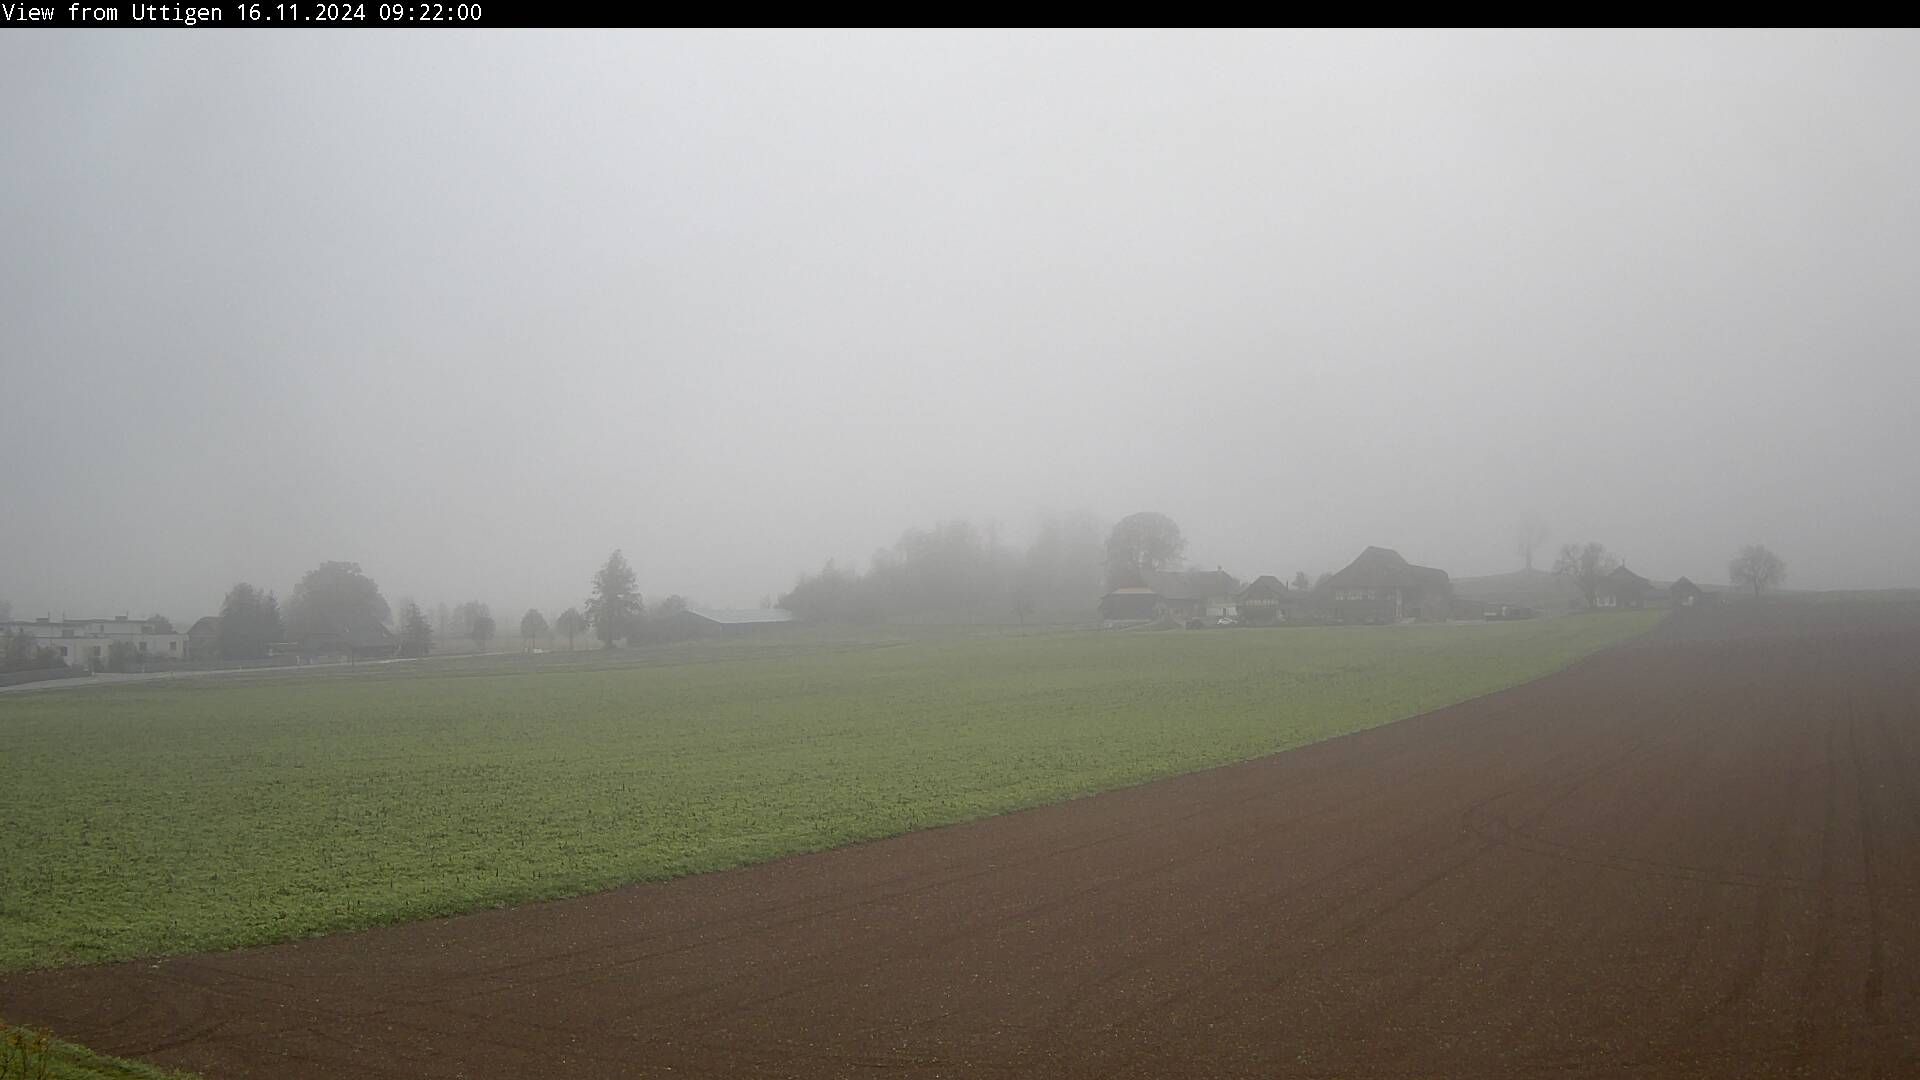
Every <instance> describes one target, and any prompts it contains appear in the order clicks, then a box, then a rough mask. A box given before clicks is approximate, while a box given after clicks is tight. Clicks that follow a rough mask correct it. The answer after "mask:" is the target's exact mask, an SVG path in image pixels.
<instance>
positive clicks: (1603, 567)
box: [1553, 540, 1787, 608]
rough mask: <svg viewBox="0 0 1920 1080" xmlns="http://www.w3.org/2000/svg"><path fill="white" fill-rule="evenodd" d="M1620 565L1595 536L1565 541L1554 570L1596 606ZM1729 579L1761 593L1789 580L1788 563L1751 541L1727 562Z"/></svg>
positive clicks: (1735, 584)
mask: <svg viewBox="0 0 1920 1080" xmlns="http://www.w3.org/2000/svg"><path fill="white" fill-rule="evenodd" d="M1619 566H1620V560H1619V559H1617V558H1615V557H1614V555H1613V553H1612V552H1610V551H1608V550H1607V546H1606V545H1605V544H1602V543H1600V542H1598V541H1595V540H1589V541H1587V542H1585V543H1582V544H1563V545H1561V547H1560V556H1559V558H1557V559H1555V560H1554V564H1553V572H1554V573H1556V574H1558V575H1560V576H1562V577H1564V578H1566V579H1567V580H1569V581H1571V582H1573V584H1574V586H1575V587H1576V588H1578V589H1579V590H1580V595H1581V597H1582V598H1583V599H1585V600H1586V602H1587V606H1588V607H1590V608H1591V607H1593V606H1595V601H1596V600H1597V598H1598V595H1599V592H1600V583H1601V582H1602V581H1603V580H1605V579H1606V576H1607V575H1608V574H1611V573H1613V571H1614V570H1615V569H1616V568H1618V567H1619ZM1727 580H1728V581H1729V582H1730V583H1731V584H1732V585H1733V586H1734V587H1735V588H1740V589H1751V590H1753V595H1754V596H1755V597H1758V596H1759V595H1760V594H1761V593H1762V592H1764V591H1765V590H1767V589H1773V588H1778V587H1779V586H1780V584H1781V583H1782V582H1784V581H1786V580H1787V564H1786V562H1785V561H1784V560H1783V559H1781V558H1780V556H1778V555H1775V554H1774V553H1773V552H1772V551H1770V550H1768V549H1767V547H1766V545H1764V544H1748V545H1746V546H1744V547H1742V548H1741V549H1740V553H1739V554H1738V555H1735V556H1734V557H1733V561H1732V562H1730V563H1728V564H1727Z"/></svg>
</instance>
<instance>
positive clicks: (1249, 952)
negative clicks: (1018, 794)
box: [0, 605, 1920, 1078]
mask: <svg viewBox="0 0 1920 1080" xmlns="http://www.w3.org/2000/svg"><path fill="white" fill-rule="evenodd" d="M1680 614H1681V616H1682V617H1683V620H1682V622H1681V624H1679V625H1671V626H1670V627H1669V628H1668V629H1666V630H1664V631H1662V632H1660V633H1657V634H1656V635H1654V636H1653V637H1651V638H1648V639H1645V640H1644V641H1642V642H1640V643H1636V644H1634V645H1631V646H1628V647H1625V648H1621V649H1616V650H1613V651H1611V652H1608V653H1606V654H1603V655H1601V656H1598V657H1595V658H1592V659H1590V660H1588V661H1586V662H1584V663H1582V664H1580V665H1579V666H1577V667H1575V668H1574V669H1572V670H1570V671H1567V672H1565V673H1563V674H1560V675H1557V676H1554V677H1552V678H1549V679H1545V680H1542V681H1540V682H1537V683H1533V684H1531V685H1528V686H1523V687H1519V688H1517V689H1514V690H1511V691H1507V692H1505V693H1501V694H1496V695H1494V696H1492V697H1488V698H1484V699H1481V700H1479V701H1474V702H1470V703H1468V704H1465V705H1460V706H1457V707H1454V708H1451V709H1445V710H1442V711H1439V712H1436V713H1431V714H1429V715H1426V716H1422V717H1419V718H1417V719H1414V720H1409V721H1406V722H1404V723H1400V724H1395V725H1392V726H1390V727H1385V728H1380V729H1376V730H1373V731H1369V732H1365V733H1362V734H1359V735H1354V736H1350V737H1347V738H1342V739H1337V740H1334V741H1331V742H1327V743H1322V744H1320V745H1317V746H1313V747H1308V748H1306V749H1302V750H1297V751H1293V752H1291V753H1286V754H1281V755H1278V756H1275V757H1271V758H1266V759H1263V760H1260V761H1255V762H1250V763H1247V764H1244V765H1238V766H1233V767H1230V768H1224V769H1216V770H1213V771H1210V772H1205V773H1198V774H1194V775H1190V776H1184V777H1179V778H1176V779H1173V780H1168V781H1164V782H1161V783H1156V784H1151V785H1147V786H1144V787H1139V788H1134V789H1131V790H1127V791H1120V792H1114V793H1111V794H1108V795H1102V796H1099V797H1096V798H1089V799H1083V800H1080V801H1077V802H1072V803H1067V804H1063V805H1059V806H1053V807H1048V808H1045V809H1041V810H1035V811H1031V812H1027V813H1021V814H1013V815H1009V816H1006V817H1001V818H996V819H993V820H989V821H982V822H978V823H975V824H972V825H966V826H961V827H957V828H950V829H941V830H935V831H931V832H924V833H918V834H915V835H911V836H905V837H900V838H898V839H895V840H889V841H885V842H881V843H874V844H866V845H862V846H858V847H852V848H845V849H842V850H838V851H832V852H827V853H824V854H820V855H812V856H805V857H801V858H794V859H788V860H785V861H782V862H778V863H772V864H769V865H765V866H759V867H754V868H750V869H746V870H741V871H736V872H731V873H724V874H713V875H708V876H705V877H699V878H691V879H687V880H683V881H679V882H675V883H672V884H667V885H657V886H642V887H635V888H629V889H622V890H618V891H615V892H610V893H605V894H601V895H598V896H591V897H585V898H582V899H578V900H571V901H565V902H560V903H552V904H542V905H535V906H531V907H524V908H518V909H513V910H505V911H495V912H487V913H482V914H478V915H472V916H467V917H463V918H457V919H446V920H441V921H437V922H430V923H422V924H415V925H410V926H400V927H393V928H388V929H383V930H374V931H369V932H364V933H357V934H346V935H340V936H336V937H329V938H322V939H316V940H312V941H304V942H297V943H292V944H287V945H279V946H273V947H270V948H262V949H252V950H246V951H241V952H233V953H224V954H219V955H212V956H197V957H189V958H183V959H177V960H167V961H160V962H145V963H130V964H119V965H114V966H107V967H97V968H86V969H74V970H64V971H48V972H38V973H30V974H17V975H11V976H5V977H0V1015H6V1016H9V1017H12V1018H15V1019H16V1020H19V1021H30V1022H34V1023H38V1024H45V1025H48V1026H50V1027H52V1028H53V1029H54V1030H55V1031H57V1032H60V1033H61V1034H63V1035H65V1036H66V1037H68V1038H71V1039H74V1040H77V1041H80V1042H83V1043H86V1044H88V1045H91V1046H93V1047H95V1048H96V1049H99V1050H102V1051H107V1052H112V1053H117V1054H125V1055H133V1056H137V1057H142V1058H148V1059H151V1060H153V1061H156V1062H161V1063H165V1064H169V1065H176V1066H184V1067H187V1068H192V1069H198V1070H201V1071H203V1072H204V1073H205V1074H207V1075H208V1076H209V1077H216V1078H218V1077H294V1078H298V1077H348V1076H351V1077H470V1078H480V1077H515V1078H519V1077H555V1078H560V1077H569V1078H571V1077H614V1076H621V1077H625V1076H676V1077H678V1076H694V1077H732V1076H798V1077H823V1076H860V1075H870V1074H879V1073H883V1072H884V1073H888V1074H892V1075H911V1076H950V1077H976V1076H985V1077H994V1076H1075V1077H1094V1076H1101V1077H1138V1078H1149V1077H1187V1076H1194V1077H1198V1076H1206V1077H1241V1076H1244V1077H1273V1076H1324V1077H1363V1076H1403V1077H1426V1076H1474V1077H1481V1076H1491V1077H1536V1076H1544V1075H1552V1076H1581V1077H1584V1076H1687V1077H1692V1076H1719V1077H1760V1076H1808V1077H1826V1076H1841V1075H1844V1076H1917V1075H1920V609H1916V608H1914V607H1910V606H1909V607H1897V608H1896V607H1885V608H1820V607H1813V606H1794V607H1790V606H1778V607H1768V606H1754V605H1728V606H1726V607H1725V608H1722V609H1720V610H1717V611H1716V610H1703V611H1689V612H1683V613H1680Z"/></svg>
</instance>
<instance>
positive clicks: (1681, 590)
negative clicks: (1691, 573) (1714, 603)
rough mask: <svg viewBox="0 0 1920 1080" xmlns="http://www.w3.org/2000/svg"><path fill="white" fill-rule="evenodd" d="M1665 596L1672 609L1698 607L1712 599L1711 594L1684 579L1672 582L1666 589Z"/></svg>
mask: <svg viewBox="0 0 1920 1080" xmlns="http://www.w3.org/2000/svg"><path fill="white" fill-rule="evenodd" d="M1667 596H1668V597H1669V598H1670V599H1671V600H1672V603H1673V606H1674V607H1699V606H1700V605H1702V604H1705V603H1707V602H1709V601H1711V600H1712V599H1713V594H1712V593H1710V592H1708V591H1706V590H1705V589H1702V588H1701V587H1700V586H1698V585H1695V584H1694V583H1693V582H1691V581H1688V580H1687V579H1686V578H1681V579H1680V580H1678V581H1676V582H1674V583H1673V584H1672V585H1671V586H1669V587H1668V589H1667Z"/></svg>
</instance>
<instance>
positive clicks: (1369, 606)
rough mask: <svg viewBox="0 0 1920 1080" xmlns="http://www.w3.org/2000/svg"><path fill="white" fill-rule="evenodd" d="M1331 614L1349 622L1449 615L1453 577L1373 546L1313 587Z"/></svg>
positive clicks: (1330, 615) (1441, 617)
mask: <svg viewBox="0 0 1920 1080" xmlns="http://www.w3.org/2000/svg"><path fill="white" fill-rule="evenodd" d="M1315 592H1316V594H1317V597H1318V599H1320V601H1321V603H1322V606H1323V607H1324V608H1325V610H1326V612H1327V614H1328V616H1329V617H1331V618H1332V619H1333V620H1334V621H1335V622H1345V623H1392V622H1399V621H1401V620H1402V619H1436V620H1437V619H1445V618H1446V617H1447V606H1448V604H1449V603H1450V602H1451V601H1452V599H1453V580H1452V579H1451V578H1449V577H1447V572H1446V571H1445V570H1436V569H1434V568H1433V567H1431V566H1415V565H1413V564H1412V563H1410V562H1408V561H1407V560H1405V559H1403V558H1401V557H1400V553H1399V552H1397V551H1395V550H1393V549H1392V548H1383V547H1370V548H1368V549H1367V550H1365V551H1363V552H1361V553H1360V557H1359V558H1357V559H1355V560H1353V561H1352V562H1350V563H1348V564H1347V565H1346V567H1345V568H1344V569H1342V570H1341V571H1340V572H1339V573H1337V574H1335V575H1333V576H1332V577H1330V578H1328V579H1327V580H1326V581H1325V582H1323V583H1321V585H1320V587H1319V588H1318V589H1316V590H1315Z"/></svg>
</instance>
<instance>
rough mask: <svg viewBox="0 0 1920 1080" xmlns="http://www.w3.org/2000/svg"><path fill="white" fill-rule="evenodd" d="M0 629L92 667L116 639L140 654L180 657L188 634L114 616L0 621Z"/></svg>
mask: <svg viewBox="0 0 1920 1080" xmlns="http://www.w3.org/2000/svg"><path fill="white" fill-rule="evenodd" d="M0 630H7V631H11V632H13V633H19V632H21V631H25V632H26V633H29V634H31V635H33V637H34V640H35V642H36V643H38V644H40V645H45V646H47V647H48V648H51V649H54V650H55V651H57V652H58V653H59V654H60V659H62V660H65V661H66V662H67V664H68V665H70V666H72V667H91V666H96V665H99V664H105V663H106V662H107V650H108V649H110V648H112V647H113V643H114V642H116V641H124V642H126V643H127V644H129V645H131V646H133V648H134V650H135V651H136V652H138V653H139V654H140V655H142V656H150V657H154V658H156V659H166V660H183V659H185V658H186V655H187V635H185V634H176V633H170V632H169V633H160V632H158V631H157V630H156V629H155V627H154V624H153V623H150V622H148V621H146V620H145V619H129V618H127V617H126V616H125V615H116V616H114V617H113V618H111V619H53V618H46V619H34V620H33V621H31V622H4V623H0Z"/></svg>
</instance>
